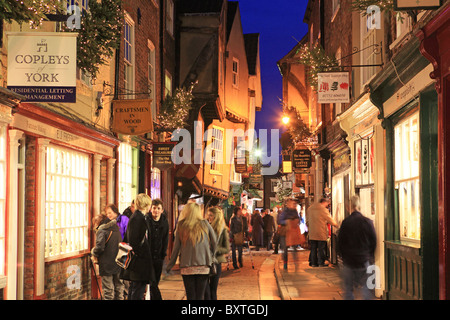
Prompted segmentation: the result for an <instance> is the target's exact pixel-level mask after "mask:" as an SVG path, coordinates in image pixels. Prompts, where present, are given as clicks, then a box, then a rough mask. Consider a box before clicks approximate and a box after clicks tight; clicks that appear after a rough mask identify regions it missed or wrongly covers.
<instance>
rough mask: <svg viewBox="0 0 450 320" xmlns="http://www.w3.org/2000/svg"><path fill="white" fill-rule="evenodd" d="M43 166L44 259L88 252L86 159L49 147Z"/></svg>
mask: <svg viewBox="0 0 450 320" xmlns="http://www.w3.org/2000/svg"><path fill="white" fill-rule="evenodd" d="M46 166H47V168H46V204H45V211H46V212H45V258H52V257H57V256H61V255H65V254H70V253H76V252H79V251H82V250H87V249H89V243H88V226H89V172H90V167H89V156H88V155H86V154H84V153H81V152H76V151H73V150H69V149H65V148H61V147H56V146H49V147H48V148H47V164H46Z"/></svg>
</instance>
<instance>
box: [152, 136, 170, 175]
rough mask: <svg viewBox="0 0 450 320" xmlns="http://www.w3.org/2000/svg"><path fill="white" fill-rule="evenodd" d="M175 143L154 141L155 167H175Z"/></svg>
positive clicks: (165, 168)
mask: <svg viewBox="0 0 450 320" xmlns="http://www.w3.org/2000/svg"><path fill="white" fill-rule="evenodd" d="M174 146H175V143H157V142H154V143H153V167H155V168H158V169H159V170H167V169H170V168H172V167H173V162H172V150H173V147H174Z"/></svg>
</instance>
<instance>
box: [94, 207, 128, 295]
mask: <svg viewBox="0 0 450 320" xmlns="http://www.w3.org/2000/svg"><path fill="white" fill-rule="evenodd" d="M92 222H93V225H94V228H95V229H94V230H95V232H96V239H95V247H94V248H92V250H91V259H92V261H93V262H94V263H97V264H98V267H99V274H100V276H101V278H102V289H103V294H104V298H105V300H123V290H124V288H123V284H122V282H121V281H120V278H119V273H120V270H121V269H120V267H119V266H118V265H117V264H116V261H115V259H116V256H117V252H118V248H119V243H120V241H122V237H121V235H120V231H119V227H118V226H117V222H116V220H115V219H112V220H110V219H108V217H107V216H106V215H105V214H102V215H99V216H96V217H95V218H94V219H93V221H92Z"/></svg>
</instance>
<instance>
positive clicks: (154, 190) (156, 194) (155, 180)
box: [150, 168, 161, 199]
mask: <svg viewBox="0 0 450 320" xmlns="http://www.w3.org/2000/svg"><path fill="white" fill-rule="evenodd" d="M150 193H151V195H150V196H151V198H152V199H158V198H159V199H161V170H159V169H158V168H152V176H151V186H150Z"/></svg>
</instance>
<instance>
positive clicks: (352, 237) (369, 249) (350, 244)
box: [337, 195, 377, 300]
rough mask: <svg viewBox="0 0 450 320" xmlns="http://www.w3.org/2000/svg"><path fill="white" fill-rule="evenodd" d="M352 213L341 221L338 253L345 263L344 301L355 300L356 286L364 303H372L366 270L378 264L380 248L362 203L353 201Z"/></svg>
mask: <svg viewBox="0 0 450 320" xmlns="http://www.w3.org/2000/svg"><path fill="white" fill-rule="evenodd" d="M351 208H352V213H351V215H350V216H348V217H347V218H345V219H344V221H342V224H341V227H340V229H339V235H338V239H337V240H338V241H337V244H338V253H339V255H340V256H341V257H342V261H343V269H342V276H343V289H344V299H346V300H353V299H354V298H355V297H354V294H353V289H354V285H356V286H358V287H360V288H361V293H362V298H363V299H366V300H368V299H372V298H373V294H372V292H371V290H369V288H368V285H367V278H368V273H367V268H368V267H369V266H370V265H373V264H374V262H375V259H374V254H375V249H376V245H377V238H376V233H375V228H374V226H373V222H372V220H370V219H369V218H366V217H364V216H363V215H362V214H361V212H360V211H361V206H360V199H359V197H358V196H357V195H355V196H353V197H352V198H351Z"/></svg>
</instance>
